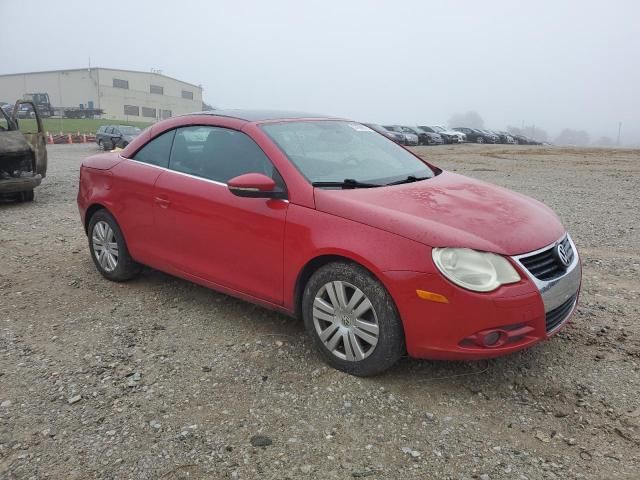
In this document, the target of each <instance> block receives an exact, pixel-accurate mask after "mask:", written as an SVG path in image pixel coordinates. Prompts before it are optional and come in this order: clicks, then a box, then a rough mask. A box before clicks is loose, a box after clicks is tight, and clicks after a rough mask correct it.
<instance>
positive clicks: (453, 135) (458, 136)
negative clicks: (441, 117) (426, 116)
mask: <svg viewBox="0 0 640 480" xmlns="http://www.w3.org/2000/svg"><path fill="white" fill-rule="evenodd" d="M419 127H420V128H421V129H423V130H425V131H427V132H431V133H437V134H439V135H440V136H441V137H442V139H443V140H444V141H445V143H462V142H466V141H467V136H466V135H465V134H464V133H462V132H457V131H455V130H451V129H450V128H447V127H443V126H442V125H431V126H426V125H425V126H422V125H419Z"/></svg>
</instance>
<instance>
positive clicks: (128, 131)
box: [118, 125, 140, 135]
mask: <svg viewBox="0 0 640 480" xmlns="http://www.w3.org/2000/svg"><path fill="white" fill-rule="evenodd" d="M118 130H120V133H122V134H123V135H139V134H140V129H139V128H138V127H128V126H126V125H121V126H119V127H118Z"/></svg>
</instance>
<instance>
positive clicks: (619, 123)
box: [616, 122, 622, 146]
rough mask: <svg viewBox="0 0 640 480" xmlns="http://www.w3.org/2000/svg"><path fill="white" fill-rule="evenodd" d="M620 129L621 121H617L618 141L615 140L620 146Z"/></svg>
mask: <svg viewBox="0 0 640 480" xmlns="http://www.w3.org/2000/svg"><path fill="white" fill-rule="evenodd" d="M620 130H622V122H618V141H617V142H616V145H617V146H620Z"/></svg>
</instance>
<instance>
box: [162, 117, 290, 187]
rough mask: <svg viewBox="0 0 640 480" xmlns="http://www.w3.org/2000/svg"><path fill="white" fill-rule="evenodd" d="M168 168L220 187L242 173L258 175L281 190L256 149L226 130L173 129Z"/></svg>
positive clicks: (276, 175)
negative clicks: (264, 176)
mask: <svg viewBox="0 0 640 480" xmlns="http://www.w3.org/2000/svg"><path fill="white" fill-rule="evenodd" d="M169 168H170V169H171V170H175V171H177V172H182V173H187V174H189V175H194V176H197V177H202V178H206V179H209V180H214V181H216V182H221V183H227V182H228V181H229V180H230V179H231V178H233V177H237V176H238V175H242V174H244V173H262V174H264V175H267V176H268V177H271V178H273V179H274V180H275V181H276V184H278V185H279V186H280V187H284V182H283V181H282V178H281V177H280V175H279V173H278V171H277V170H276V169H275V167H274V166H273V164H272V163H271V160H269V159H268V158H267V156H266V155H265V154H264V152H263V151H262V150H261V149H260V147H258V145H257V144H256V143H255V142H254V141H253V140H252V139H251V138H249V136H247V135H246V134H244V133H242V132H238V131H236V130H231V129H228V128H220V127H208V126H191V127H182V128H179V129H177V131H176V136H175V140H174V142H173V148H172V149H171V157H170V159H169Z"/></svg>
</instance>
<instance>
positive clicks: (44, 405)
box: [0, 145, 640, 480]
mask: <svg viewBox="0 0 640 480" xmlns="http://www.w3.org/2000/svg"><path fill="white" fill-rule="evenodd" d="M418 150H419V152H420V153H421V154H424V155H425V156H426V157H427V158H429V159H430V160H431V161H433V162H434V163H436V164H438V165H440V166H443V167H445V168H448V169H453V170H457V171H458V172H461V173H464V174H467V175H470V176H473V177H477V178H480V179H484V180H489V181H492V182H495V183H497V184H500V185H503V186H506V187H509V188H512V189H515V190H517V191H520V192H522V193H525V194H528V195H531V196H533V197H535V198H537V199H539V200H542V201H544V202H545V203H547V204H548V205H549V206H551V207H552V208H554V209H555V210H556V211H557V212H558V214H559V215H560V217H561V218H562V220H563V222H564V223H565V225H566V226H567V228H568V230H569V231H570V232H571V233H572V234H573V237H574V239H575V241H576V243H577V244H578V247H579V249H580V252H581V254H582V257H583V262H584V284H583V290H582V297H581V302H580V307H579V309H578V312H577V315H576V316H575V317H574V322H573V324H571V325H569V326H568V327H567V328H565V329H564V330H563V331H562V332H561V333H560V334H558V335H556V336H555V337H554V338H553V339H552V340H551V341H549V342H545V343H544V344H542V345H540V346H538V347H536V348H534V349H532V350H530V351H527V352H523V353H520V354H516V355H513V356H511V357H508V358H502V359H498V360H492V361H489V362H478V363H461V362H427V361H415V360H409V359H404V360H402V361H401V362H400V363H399V364H398V365H397V366H396V367H395V368H394V369H392V370H391V371H390V372H389V373H388V374H386V375H384V376H380V377H376V378H371V379H358V378H354V377H350V376H347V375H344V374H342V373H339V372H337V371H334V370H331V369H328V368H326V367H324V365H323V363H322V362H321V361H320V359H319V357H318V356H317V355H316V354H315V353H314V351H313V350H312V349H311V343H310V341H309V340H307V338H305V335H304V332H303V328H302V325H301V323H300V322H297V321H295V320H292V319H290V318H287V317H285V316H282V315H280V314H276V313H273V312H270V311H267V310H264V309H262V308H259V307H255V306H252V305H249V304H247V303H244V302H242V301H239V300H235V299H233V298H230V297H227V296H225V295H221V294H218V293H215V292H212V291H209V290H206V289H204V288H201V287H198V286H195V285H192V284H190V283H188V282H186V281H182V280H179V279H176V278H172V277H169V276H167V275H164V274H162V273H159V272H157V271H152V270H145V272H144V274H143V275H142V276H141V277H140V278H138V279H136V280H135V281H132V282H129V283H127V284H115V283H110V282H108V281H106V280H104V279H103V278H102V277H101V276H100V275H99V274H98V273H97V271H96V270H95V268H94V266H93V264H92V262H91V259H90V258H89V255H88V250H87V241H86V237H85V235H84V232H83V230H82V228H81V226H80V224H79V220H78V212H77V209H76V206H75V194H76V189H77V178H78V166H79V164H80V161H81V159H82V158H83V157H84V156H86V155H88V154H90V153H92V152H94V151H95V148H94V147H93V146H89V145H86V146H83V145H69V146H67V145H56V146H53V147H51V148H50V150H49V152H50V175H49V177H48V178H47V179H46V180H45V181H44V182H43V185H42V186H41V187H40V188H39V190H38V192H37V197H36V201H35V203H33V204H21V205H20V204H0V254H1V258H2V260H1V261H0V402H1V406H0V478H3V479H14V478H19V479H27V478H37V479H40V478H59V479H81V478H82V479H85V478H109V479H111V478H114V479H115V478H117V479H120V478H131V479H147V478H149V479H151V478H153V479H156V478H161V479H187V478H188V479H200V478H207V479H210V478H211V479H217V478H241V479H251V478H265V479H272V478H274V479H280V478H291V479H298V478H322V479H325V478H329V479H331V478H339V479H343V478H345V479H346V478H359V477H368V478H373V479H382V478H384V479H400V478H402V479H411V478H419V479H444V478H451V479H472V478H479V479H482V480H486V479H492V480H493V479H538V478H557V479H572V478H596V479H613V478H629V479H631V478H635V479H637V478H640V473H639V472H640V395H639V392H640V323H639V322H638V315H639V306H640V301H639V298H638V296H639V291H640V282H638V275H639V273H640V226H639V225H640V221H639V220H640V214H639V213H638V212H639V211H640V194H639V192H640V151H629V150H626V151H625V150H620V151H615V150H584V149H560V148H543V147H500V146H475V145H470V146H453V147H446V146H443V147H431V148H421V149H418ZM256 435H260V436H262V437H255V436H256ZM252 438H253V443H255V444H260V443H262V444H268V445H265V446H254V445H252Z"/></svg>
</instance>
